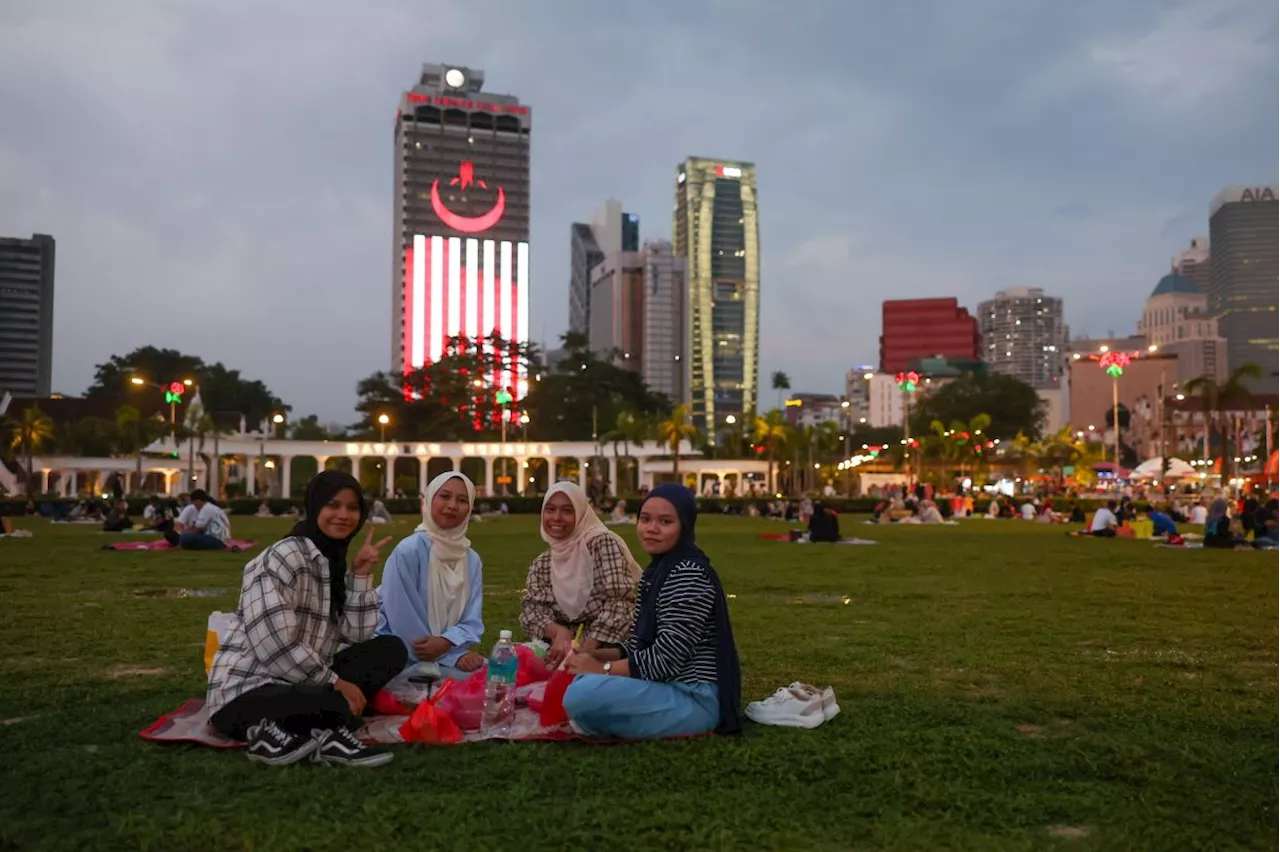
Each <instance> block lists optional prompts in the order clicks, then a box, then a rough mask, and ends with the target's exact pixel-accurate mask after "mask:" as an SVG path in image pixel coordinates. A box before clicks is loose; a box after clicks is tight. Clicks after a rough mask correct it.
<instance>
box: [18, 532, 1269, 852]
mask: <svg viewBox="0 0 1280 852" xmlns="http://www.w3.org/2000/svg"><path fill="white" fill-rule="evenodd" d="M535 523H536V521H535V519H534V518H532V517H529V518H523V517H517V518H508V519H502V520H498V521H486V522H484V523H481V524H477V525H475V526H473V527H472V533H473V541H474V543H475V545H476V548H477V550H478V551H479V552H480V554H481V555H482V556H483V557H484V559H485V578H486V586H485V598H486V600H485V606H486V611H485V620H486V622H487V624H488V627H489V630H488V633H489V636H487V638H492V637H493V636H495V635H496V633H497V630H498V629H499V628H502V627H514V626H516V624H517V621H516V613H517V609H518V606H519V590H520V588H521V587H522V585H523V579H524V573H525V568H526V566H527V564H528V562H529V560H530V559H531V558H532V557H533V556H534V555H536V553H537V552H538V550H539V549H540V547H541V541H540V539H539V538H538V537H537V534H536V527H535ZM18 526H19V528H22V527H24V526H25V527H26V528H29V529H32V530H33V531H34V532H35V537H34V538H31V539H25V540H24V539H6V540H0V596H2V599H3V607H2V608H0V643H2V646H3V647H2V650H0V660H2V661H3V665H2V666H0V684H2V687H0V754H3V755H4V757H3V759H2V760H0V790H3V798H2V799H0V849H108V850H125V849H130V850H131V849H154V850H221V849H258V850H284V849H313V850H314V849H341V850H354V849H366V850H382V849H442V850H446V849H448V850H451V849H461V850H487V849H512V850H524V852H529V850H540V849H591V850H595V849H619V850H621V849H646V850H657V849H751V850H760V849H787V850H790V849H823V850H835V849H851V848H857V849H1037V850H1038V849H1055V848H1061V849H1177V850H1186V849H1213V850H1223V849H1236V848H1240V849H1268V848H1275V847H1276V820H1277V807H1276V802H1277V798H1276V789H1277V763H1276V754H1277V709H1276V708H1277V686H1276V665H1277V659H1276V647H1277V627H1276V625H1277V620H1276V619H1277V596H1276V556H1275V554H1262V553H1230V552H1229V553H1214V552H1205V551H1185V552H1180V551H1174V550H1165V549H1157V548H1154V547H1152V546H1151V545H1150V544H1149V543H1145V542H1142V543H1140V542H1130V541H1115V540H1113V541H1096V540H1083V539H1073V538H1068V537H1067V536H1064V535H1063V534H1062V532H1061V531H1060V529H1059V528H1054V529H1049V528H1046V527H1042V526H1040V525H1035V524H1024V523H1020V522H1014V521H998V522H997V521H968V522H965V523H963V524H962V525H961V526H959V527H947V528H918V527H917V528H914V529H912V528H907V527H900V528H899V527H895V528H884V527H872V526H864V525H862V524H853V523H849V521H848V519H846V528H845V533H846V535H859V536H862V537H865V538H874V539H878V540H879V541H880V545H879V546H876V547H830V546H797V545H789V544H782V543H777V542H770V541H762V540H759V539H757V538H756V534H757V533H759V532H765V531H777V530H778V529H780V526H779V525H776V524H770V523H769V522H766V521H753V520H746V519H721V518H710V519H704V521H703V524H702V526H703V529H702V535H701V543H702V544H703V546H704V548H705V549H706V550H707V551H708V552H709V553H710V554H711V556H712V558H713V559H714V561H715V563H716V565H717V567H718V569H719V571H720V573H721V575H722V577H723V579H724V583H725V587H726V590H727V591H728V592H729V593H730V594H731V595H733V596H734V598H733V600H732V601H731V605H732V608H733V620H734V629H735V632H736V633H737V637H738V643H739V650H740V652H741V655H742V664H743V675H744V692H745V697H746V698H747V699H749V700H751V699H756V698H762V697H764V696H765V695H767V694H769V693H770V692H772V691H773V690H774V689H775V688H777V687H778V686H780V685H783V684H786V683H789V682H790V681H792V680H797V679H799V680H804V681H809V682H812V683H816V684H831V685H833V686H834V687H835V689H836V692H837V694H838V696H839V698H840V704H841V706H842V707H843V711H844V712H843V713H842V714H841V715H840V716H839V717H838V718H837V719H836V720H835V721H833V722H832V723H831V724H829V725H827V726H824V727H822V728H819V729H818V730H816V731H796V730H784V729H776V728H763V727H760V726H751V725H749V727H748V730H747V732H746V733H745V735H743V736H742V737H739V738H732V739H718V738H706V739H698V740H694V741H685V742H666V743H649V744H633V745H620V746H591V745H583V744H575V743H571V744H550V743H483V744H475V745H467V746H458V747H452V748H445V747H437V748H431V747H425V746H403V747H399V749H398V754H397V757H396V760H395V761H394V762H393V763H392V764H391V765H390V766H387V767H385V768H382V769H375V770H346V771H342V770H336V769H324V768H321V767H315V766H310V765H304V766H297V767H293V768H290V769H284V770H272V769H268V768H265V767H261V766H258V765H255V764H251V763H249V762H248V761H247V760H245V759H244V757H243V756H242V755H240V754H236V753H224V752H216V751H212V750H203V749H199V748H187V747H163V746H157V745H153V744H150V743H146V742H144V741H143V740H141V739H139V738H138V736H137V732H138V731H139V730H141V729H142V728H143V727H145V726H146V725H147V724H148V723H149V722H151V721H153V720H154V719H155V718H156V717H158V716H159V715H160V714H162V713H164V712H166V711H169V710H172V709H173V708H175V707H176V706H177V705H178V704H179V703H181V701H182V700H183V699H185V698H187V697H190V696H195V695H202V694H203V692H204V675H203V667H202V663H201V658H202V656H201V655H202V650H201V649H202V643H203V638H204V626H205V620H206V617H207V615H208V613H209V612H210V611H212V610H214V609H222V610H229V609H233V608H234V607H235V604H236V594H235V592H236V591H237V590H238V588H239V583H240V575H241V569H242V567H243V564H244V561H245V557H244V556H243V555H236V554H192V553H179V554H172V555H171V554H164V553H112V552H106V551H103V550H101V549H100V548H101V546H102V545H103V543H104V542H106V541H108V540H114V538H113V537H112V538H109V537H108V536H106V535H104V534H102V533H99V532H98V531H97V530H96V529H95V528H86V527H69V526H58V527H55V526H51V525H49V524H47V523H44V522H28V521H24V520H19V522H18ZM411 527H412V524H410V523H409V522H408V520H407V519H405V520H401V521H400V522H399V523H398V524H397V526H396V527H395V528H394V529H393V532H395V533H396V534H397V535H406V534H408V533H409V531H410V529H411ZM234 529H235V532H236V535H237V537H241V538H244V537H251V538H254V539H257V540H258V541H259V542H266V541H270V540H273V539H274V538H277V537H279V536H280V535H281V534H282V533H283V532H284V531H285V529H286V523H285V521H283V520H267V521H262V520H255V519H244V518H236V519H234ZM637 550H638V549H637ZM181 588H198V589H214V590H220V593H219V594H217V595H216V596H215V597H212V598H178V597H168V596H165V591H166V590H171V589H181Z"/></svg>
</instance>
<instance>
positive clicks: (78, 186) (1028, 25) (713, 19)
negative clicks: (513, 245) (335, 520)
mask: <svg viewBox="0 0 1280 852" xmlns="http://www.w3.org/2000/svg"><path fill="white" fill-rule="evenodd" d="M645 10H646V13H645V15H643V16H635V15H624V14H622V13H621V12H620V11H618V10H616V9H614V8H612V7H609V6H607V5H601V4H593V3H587V2H577V3H572V2H565V3H561V4H530V3H523V2H517V1H516V0H507V2H501V0H477V2H474V3H467V4H460V3H449V2H421V0H387V2H384V3H379V4H376V6H375V7H371V8H369V9H366V8H363V7H356V6H352V5H350V4H345V3H337V2H332V0H329V2H325V1H324V0H316V1H315V2H305V3H304V2H301V0H281V2H277V3H271V4H261V3H252V2H249V0H232V2H227V3H220V4H215V5H208V4H187V3H167V4H156V3H153V2H148V0H116V2H112V3H109V4H104V3H99V2H90V0H84V1H83V2H59V3H48V2H40V0H28V2H25V3H22V2H11V3H8V4H4V5H3V7H0V114H3V115H4V116H5V124H4V126H3V128H2V129H0V197H3V198H4V199H5V203H4V204H3V205H0V233H3V234H5V235H26V234H29V233H31V232H33V231H39V232H45V233H52V234H53V235H54V236H55V237H56V238H57V239H58V281H57V314H56V325H55V364H54V376H55V384H56V385H57V387H58V389H59V390H63V391H67V392H77V391H79V390H81V389H82V388H83V387H85V386H86V385H87V384H88V382H89V380H90V378H91V376H92V369H93V365H94V364H95V363H97V362H100V361H102V360H104V359H105V358H106V357H107V356H109V355H110V354H112V353H120V352H124V351H127V350H129V349H132V348H133V347H135V346H138V345H142V344H145V343H154V344H157V345H168V346H175V347H180V348H183V349H186V350H189V351H193V352H197V353H199V354H201V355H203V356H204V357H206V358H210V359H217V360H222V361H224V362H225V363H227V364H228V365H230V366H233V367H236V368H239V369H241V370H242V371H244V372H245V373H246V374H247V375H250V376H254V377H260V378H262V379H263V380H264V381H266V382H267V383H268V384H269V385H270V386H271V387H272V388H273V389H274V390H275V391H276V392H277V393H280V394H281V395H282V396H284V397H285V398H286V400H287V401H288V402H290V403H291V404H292V405H293V406H294V410H295V411H298V412H300V413H306V412H310V411H315V412H316V413H318V414H320V415H322V417H324V418H325V419H337V420H350V419H351V418H352V416H353V415H352V405H353V403H354V387H355V383H356V381H357V380H358V379H359V378H360V377H362V376H364V375H367V374H368V373H370V372H372V371H374V370H377V369H382V368H384V367H386V366H387V365H388V364H389V363H390V344H389V339H388V337H389V332H390V328H389V316H390V299H391V286H390V285H391V282H390V275H391V267H392V257H391V254H392V239H391V233H390V231H391V204H392V186H391V170H392V166H391V156H392V122H393V111H394V109H395V105H396V102H397V98H398V96H399V93H400V92H401V91H402V90H404V89H405V88H407V87H408V86H410V85H411V84H412V83H413V81H414V80H415V79H416V75H417V73H418V69H419V66H420V64H421V63H422V62H424V61H448V62H459V63H465V64H468V65H471V66H472V67H476V68H483V69H484V70H485V72H486V89H489V90H491V91H496V92H509V93H514V94H516V95H517V96H519V97H520V98H521V100H522V101H523V102H525V103H528V104H530V105H532V107H533V116H534V117H533V122H534V124H533V127H534V132H533V156H532V162H533V176H532V183H533V228H532V253H531V254H532V265H533V269H532V281H533V287H534V292H533V294H532V297H531V307H532V311H533V329H534V332H535V337H537V338H538V339H539V340H548V341H550V342H552V343H554V340H555V338H556V336H557V335H558V333H559V331H560V330H561V329H562V328H563V326H564V323H565V319H566V313H567V310H566V308H567V302H568V298H567V281H568V240H567V237H568V230H569V223H571V222H573V221H582V220H583V219H585V218H587V217H588V216H589V215H590V212H591V210H592V209H594V208H595V207H597V206H598V205H599V204H600V203H601V202H602V201H603V200H605V199H606V198H610V197H613V198H617V199H619V200H620V201H622V203H623V205H624V208H625V209H627V210H628V211H629V212H633V213H637V214H639V215H640V217H641V230H642V236H643V237H644V238H646V239H653V238H669V237H670V228H671V207H672V196H673V192H674V173H675V166H676V164H677V163H678V162H680V160H682V159H683V158H684V157H686V156H688V155H695V154H696V155H705V156H713V157H724V158H726V159H730V158H732V159H746V160H752V161H754V162H755V163H756V165H757V167H758V171H759V176H760V197H761V210H760V221H761V234H760V236H761V244H762V258H761V268H762V312H761V330H762V364H761V374H762V375H766V376H767V375H768V373H769V372H770V371H771V370H773V369H785V370H787V371H788V372H790V373H791V375H792V379H793V382H794V384H795V386H796V388H797V390H801V389H809V390H818V391H820V390H827V391H837V390H838V389H839V388H840V387H841V381H842V376H843V372H844V370H845V369H846V367H847V366H848V365H849V364H851V363H853V362H858V361H867V360H874V359H875V356H876V352H877V347H878V342H877V338H878V335H879V316H880V302H881V301H882V300H883V299H886V298H893V297H908V296H916V295H919V296H925V295H955V296H957V297H958V298H959V299H960V301H961V303H962V304H965V305H968V306H970V307H973V306H974V305H976V303H977V302H978V301H979V300H981V299H983V298H986V297H988V296H990V295H991V294H992V293H993V292H994V291H995V290H996V289H999V288H1001V287H1006V286H1015V285H1017V286H1043V287H1044V288H1045V289H1047V290H1049V291H1050V292H1055V293H1056V294H1059V295H1063V296H1064V297H1065V298H1066V300H1067V306H1068V314H1069V318H1070V320H1071V322H1072V324H1073V326H1075V327H1077V328H1078V330H1093V331H1102V330H1104V329H1101V328H1096V326H1098V325H1100V324H1102V323H1113V324H1115V325H1117V326H1119V327H1122V328H1127V327H1128V326H1129V325H1130V324H1131V321H1132V320H1133V319H1136V314H1137V310H1138V307H1139V306H1140V303H1141V299H1142V297H1143V296H1145V294H1146V293H1147V292H1149V291H1150V288H1151V284H1152V282H1153V281H1154V280H1155V279H1156V278H1158V277H1159V275H1160V274H1161V273H1162V272H1163V271H1164V269H1165V268H1166V265H1167V263H1168V257H1169V256H1170V254H1171V253H1172V252H1173V251H1175V250H1176V249H1177V247H1179V246H1181V245H1182V244H1183V243H1184V242H1185V241H1186V239H1188V238H1189V237H1191V236H1194V235H1196V234H1200V233H1204V232H1205V231H1206V229H1207V224H1206V223H1205V218H1206V215H1207V204H1208V201H1209V199H1210V198H1212V196H1213V195H1214V193H1216V192H1217V190H1218V189H1220V188H1221V187H1222V186H1224V185H1227V184H1231V183H1238V182H1241V181H1252V180H1255V179H1256V180H1267V179H1273V176H1274V174H1275V151H1276V148H1277V136H1276V107H1275V104H1276V79H1275V76H1274V74H1273V71H1274V68H1275V61H1276V50H1275V20H1276V12H1275V7H1274V4H1269V3H1268V4H1264V3H1261V2H1246V0H1226V2H1221V3H1219V2H1209V0H1200V2H1191V3H1181V4H1178V5H1173V6H1169V5H1166V4H1163V3H1159V2H1153V0H1134V2H1132V3H1125V4H1113V3H1105V2H1082V3H1079V4H1054V3H1039V4H1037V3H1027V2H1021V1H1020V0H973V2H971V3H965V4H955V3H951V2H945V0H922V2H921V3H919V4H911V8H909V9H908V8H906V6H903V5H897V6H895V5H893V4H889V5H881V6H876V7H874V8H872V7H859V6H855V5H854V4H847V3H837V2H834V0H832V2H814V3H810V4H798V5H795V4H793V6H792V7H789V8H788V9H787V12H786V14H779V13H778V12H777V7H776V5H775V4H769V3H765V2H763V0H759V2H757V0H751V2H730V1H729V0H716V2H711V3H706V4H701V5H698V4H693V5H691V4H682V3H677V2H675V0H653V2H651V3H648V4H646V6H645ZM1100 317H1105V318H1106V319H1101V318H1100Z"/></svg>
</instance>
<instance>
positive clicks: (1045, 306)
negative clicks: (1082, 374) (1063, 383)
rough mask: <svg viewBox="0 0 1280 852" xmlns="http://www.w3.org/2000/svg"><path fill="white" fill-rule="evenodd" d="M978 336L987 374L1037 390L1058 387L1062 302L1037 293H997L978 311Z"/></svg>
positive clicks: (1064, 338) (1028, 290)
mask: <svg viewBox="0 0 1280 852" xmlns="http://www.w3.org/2000/svg"><path fill="white" fill-rule="evenodd" d="M978 330H979V331H980V332H981V334H982V345H983V350H982V360H984V361H986V363H987V369H988V370H989V371H990V372H991V373H995V374H998V375H1005V376H1015V377H1016V378H1019V379H1021V380H1022V381H1024V382H1026V383H1027V384H1029V385H1031V386H1032V387H1033V388H1036V389H1037V390H1043V389H1048V388H1056V387H1058V384H1059V380H1060V379H1061V378H1062V353H1063V352H1065V351H1066V348H1067V340H1068V334H1067V326H1066V324H1065V323H1064V322H1063V321H1062V299H1059V298H1056V297H1054V296H1046V295H1045V294H1044V291H1043V290H1041V289H1039V288H1038V287H1017V288H1014V289H1010V290H1001V291H1000V292H998V293H996V295H995V298H994V299H990V300H988V301H985V302H982V303H980V304H979V305H978Z"/></svg>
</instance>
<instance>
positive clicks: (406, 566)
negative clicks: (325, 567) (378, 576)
mask: <svg viewBox="0 0 1280 852" xmlns="http://www.w3.org/2000/svg"><path fill="white" fill-rule="evenodd" d="M475 495H476V489H475V485H473V484H472V482H471V480H470V479H467V477H465V476H463V475H462V474H461V473H458V472H457V471H450V472H448V473H443V474H441V475H440V476H437V477H436V478H435V479H433V480H432V481H431V484H430V485H428V486H427V496H426V500H425V501H424V505H423V513H422V523H421V524H419V525H418V528H417V529H416V530H414V531H413V534H412V535H410V536H409V537H408V538H406V539H404V540H403V541H401V542H400V543H399V544H398V545H396V549H395V550H393V551H392V552H391V556H390V557H388V558H387V565H386V567H385V568H384V569H383V572H382V586H381V588H380V589H379V592H380V594H381V597H382V612H381V617H380V618H379V621H378V635H380V636H387V635H391V636H398V637H400V640H401V641H402V642H404V644H405V647H406V648H407V649H408V650H409V665H413V664H414V663H417V662H434V663H437V664H439V666H440V668H441V671H442V672H443V673H444V674H445V675H447V676H451V677H457V676H465V675H466V674H467V673H469V672H473V671H475V670H476V669H478V668H480V667H481V666H482V665H484V657H482V656H480V655H479V654H477V653H476V652H475V651H473V650H471V648H472V646H473V645H475V644H476V643H477V642H479V641H480V637H481V636H482V635H483V634H484V622H483V621H482V620H481V618H480V605H481V602H482V601H483V599H484V589H483V583H482V579H481V569H482V564H481V562H480V557H479V555H478V554H477V553H476V552H475V551H474V550H472V549H471V541H470V540H469V539H468V538H467V525H468V524H469V523H470V521H471V506H472V503H473V502H474V501H475Z"/></svg>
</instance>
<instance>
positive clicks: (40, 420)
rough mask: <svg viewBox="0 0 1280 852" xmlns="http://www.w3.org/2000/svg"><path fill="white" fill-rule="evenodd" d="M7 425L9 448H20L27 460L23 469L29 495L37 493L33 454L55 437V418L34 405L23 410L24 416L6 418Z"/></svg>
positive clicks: (24, 458)
mask: <svg viewBox="0 0 1280 852" xmlns="http://www.w3.org/2000/svg"><path fill="white" fill-rule="evenodd" d="M5 426H6V427H8V429H9V449H11V450H18V451H19V452H21V454H22V458H23V460H24V461H25V465H24V466H23V470H24V471H25V473H26V483H25V484H26V489H27V495H28V496H30V495H32V494H34V493H35V487H36V476H35V471H34V470H32V466H33V462H32V456H33V455H35V453H36V451H37V450H39V449H40V448H41V447H43V446H44V442H45V441H52V440H53V437H54V426H53V418H51V417H50V416H49V415H47V414H45V413H44V412H43V411H41V410H40V407H39V406H38V405H33V406H31V407H30V408H28V409H26V410H25V411H23V412H22V418H21V419H17V418H13V417H7V418H5Z"/></svg>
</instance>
